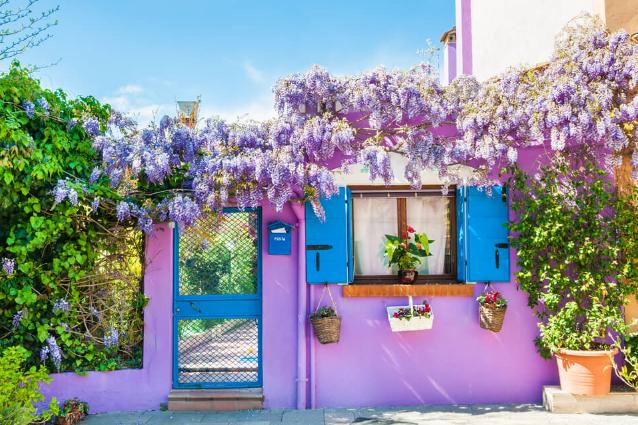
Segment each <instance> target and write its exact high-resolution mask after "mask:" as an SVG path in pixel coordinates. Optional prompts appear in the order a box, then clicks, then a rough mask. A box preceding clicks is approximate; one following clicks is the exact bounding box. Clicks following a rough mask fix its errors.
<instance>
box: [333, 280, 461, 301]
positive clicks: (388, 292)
mask: <svg viewBox="0 0 638 425" xmlns="http://www.w3.org/2000/svg"><path fill="white" fill-rule="evenodd" d="M410 295H412V296H416V297H432V296H439V297H474V285H467V284H463V283H440V284H438V283H428V284H415V285H397V284H391V285H383V284H372V285H361V284H357V285H347V286H344V287H343V296H344V297H346V298H364V297H407V296H410Z"/></svg>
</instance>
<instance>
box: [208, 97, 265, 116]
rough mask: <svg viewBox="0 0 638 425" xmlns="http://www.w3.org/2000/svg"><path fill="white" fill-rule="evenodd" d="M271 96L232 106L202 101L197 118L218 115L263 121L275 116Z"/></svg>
mask: <svg viewBox="0 0 638 425" xmlns="http://www.w3.org/2000/svg"><path fill="white" fill-rule="evenodd" d="M273 104H274V103H273V99H272V96H270V95H269V96H262V97H261V98H258V99H256V100H253V101H251V102H248V103H245V104H242V105H238V106H234V107H232V108H228V107H224V106H219V105H206V104H205V103H202V106H201V109H200V112H199V118H200V119H202V118H203V119H206V118H211V117H214V116H219V117H221V118H223V119H225V120H228V121H236V120H242V121H243V120H258V121H263V120H267V119H270V118H274V117H275V115H276V114H275V109H274V108H273Z"/></svg>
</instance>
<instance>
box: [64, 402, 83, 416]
mask: <svg viewBox="0 0 638 425" xmlns="http://www.w3.org/2000/svg"><path fill="white" fill-rule="evenodd" d="M72 413H80V414H81V415H82V416H86V415H88V414H89V404H88V403H87V402H86V401H82V400H79V399H77V398H73V399H70V400H66V401H65V402H64V404H63V405H62V409H61V410H60V416H67V415H69V414H72Z"/></svg>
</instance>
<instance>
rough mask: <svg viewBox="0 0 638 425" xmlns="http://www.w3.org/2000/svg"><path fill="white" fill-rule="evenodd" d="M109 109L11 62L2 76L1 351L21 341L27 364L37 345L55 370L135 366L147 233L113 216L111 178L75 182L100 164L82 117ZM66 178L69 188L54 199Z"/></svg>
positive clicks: (33, 360) (36, 356)
mask: <svg viewBox="0 0 638 425" xmlns="http://www.w3.org/2000/svg"><path fill="white" fill-rule="evenodd" d="M110 114H111V110H110V107H108V106H107V105H101V104H100V103H99V102H98V101H97V100H95V99H94V98H92V97H83V98H79V99H70V98H68V97H67V95H66V94H65V93H64V92H63V91H61V90H56V91H51V90H47V89H43V88H42V87H41V86H40V83H39V82H38V81H37V80H35V79H33V78H32V77H31V76H30V75H29V73H28V72H27V71H26V70H25V69H23V68H21V67H19V66H18V65H16V64H14V65H13V66H12V67H11V69H10V70H9V71H8V72H7V73H5V74H2V75H0V261H1V262H2V265H3V266H5V267H3V268H4V270H2V269H0V335H2V336H1V337H0V349H1V348H2V347H9V346H14V345H20V346H22V347H24V348H25V349H26V350H27V351H28V352H29V358H28V359H27V365H39V364H40V363H41V352H42V359H43V360H44V364H45V365H46V366H47V367H49V368H50V370H52V371H65V370H75V371H86V370H109V369H116V368H119V367H130V366H133V367H135V366H138V367H139V365H140V364H141V341H142V329H143V324H142V309H143V307H144V305H145V304H146V300H145V298H144V296H143V293H142V291H141V281H142V274H143V256H142V253H143V237H142V235H141V233H140V232H139V231H136V230H135V229H134V228H133V227H132V226H134V224H126V225H120V224H118V222H117V219H116V217H115V203H116V202H118V201H119V200H121V196H120V194H118V193H117V192H115V191H114V190H113V189H112V188H111V187H110V182H109V180H108V179H107V178H105V177H104V176H101V177H99V178H98V179H97V180H95V179H94V181H93V182H92V183H90V184H85V185H83V184H80V183H78V182H80V181H88V180H89V177H90V176H91V174H92V171H93V169H94V167H95V166H97V165H98V164H100V163H101V160H100V157H99V155H98V154H97V153H96V152H95V151H94V149H93V147H92V141H91V139H90V138H89V137H88V135H87V134H86V132H85V130H84V129H83V126H82V121H83V119H85V118H86V117H97V118H99V119H100V120H101V122H102V125H104V123H105V122H106V121H107V120H108V119H109V116H110ZM64 179H66V186H65V188H66V189H68V191H70V190H72V191H73V195H74V196H72V197H71V196H67V197H66V199H59V202H55V196H54V194H53V193H52V192H53V191H54V189H55V188H56V186H57V185H58V182H59V181H60V180H64ZM68 193H70V192H68ZM96 196H97V197H99V198H100V203H99V205H98V206H97V208H96V209H94V208H93V205H92V202H93V200H94V199H95V197H96ZM5 263H6V264H5ZM13 265H14V266H13ZM7 266H12V267H7ZM11 269H13V270H11ZM7 270H9V271H10V272H7Z"/></svg>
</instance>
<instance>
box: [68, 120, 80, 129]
mask: <svg viewBox="0 0 638 425" xmlns="http://www.w3.org/2000/svg"><path fill="white" fill-rule="evenodd" d="M77 124H78V120H77V119H75V118H71V119H70V120H69V121H68V122H67V123H66V131H71V130H73V129H74V128H75V126H76V125H77Z"/></svg>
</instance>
